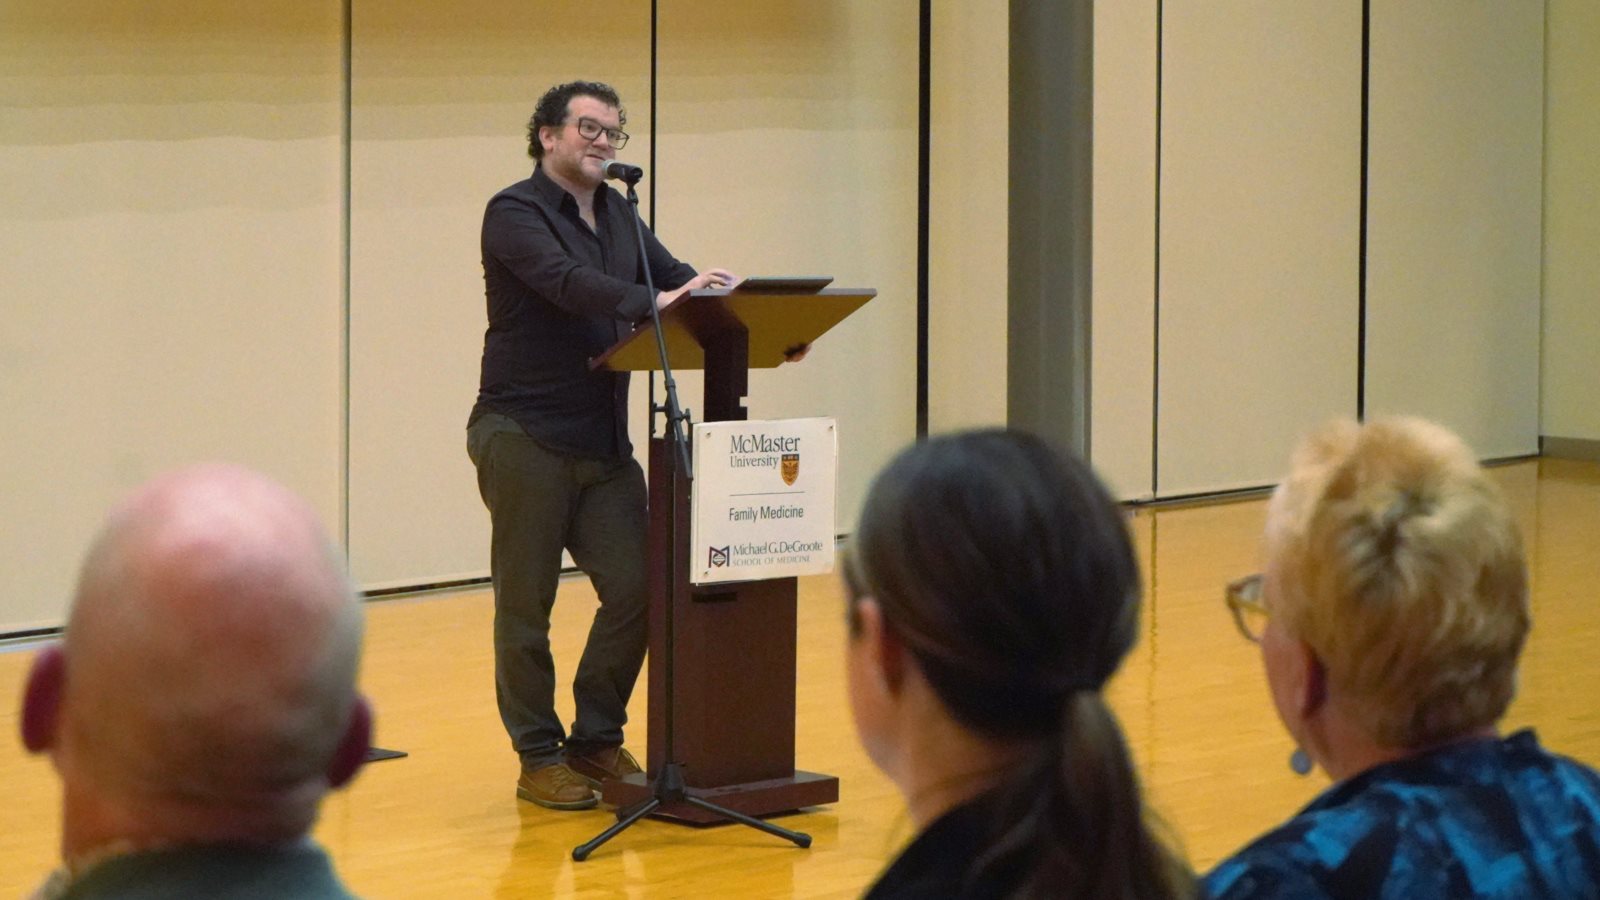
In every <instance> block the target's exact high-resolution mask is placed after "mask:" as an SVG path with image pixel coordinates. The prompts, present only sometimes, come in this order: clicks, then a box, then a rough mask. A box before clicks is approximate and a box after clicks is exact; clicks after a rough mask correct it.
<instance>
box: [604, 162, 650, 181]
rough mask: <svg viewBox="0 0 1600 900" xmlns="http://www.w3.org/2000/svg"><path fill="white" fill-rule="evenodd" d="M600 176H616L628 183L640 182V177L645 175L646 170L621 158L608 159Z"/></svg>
mask: <svg viewBox="0 0 1600 900" xmlns="http://www.w3.org/2000/svg"><path fill="white" fill-rule="evenodd" d="M600 177H601V178H615V179H616V180H618V181H621V182H625V183H627V184H638V183H639V179H641V178H643V177H644V170H643V169H641V168H639V167H638V166H633V165H629V164H627V163H625V162H622V161H621V160H616V159H608V160H606V164H605V165H603V166H601V167H600Z"/></svg>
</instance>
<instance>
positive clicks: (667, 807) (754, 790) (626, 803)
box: [600, 771, 839, 825]
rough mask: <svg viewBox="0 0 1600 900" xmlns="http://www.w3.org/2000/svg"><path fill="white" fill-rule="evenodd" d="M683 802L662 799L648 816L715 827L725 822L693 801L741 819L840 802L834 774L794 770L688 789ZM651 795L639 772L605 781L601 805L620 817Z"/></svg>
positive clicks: (722, 817)
mask: <svg viewBox="0 0 1600 900" xmlns="http://www.w3.org/2000/svg"><path fill="white" fill-rule="evenodd" d="M683 793H684V799H683V800H673V801H664V802H662V803H661V804H659V806H658V807H657V808H655V809H652V810H651V812H650V814H651V815H654V816H655V817H657V818H661V819H671V820H673V821H676V822H680V823H683V824H685V825H717V824H721V823H723V822H725V821H727V818H726V817H725V816H720V815H716V814H713V813H711V812H708V811H707V810H705V809H702V808H701V807H700V806H698V805H696V804H695V803H693V802H692V801H693V800H703V801H706V802H708V803H712V804H715V805H717V806H720V807H723V808H725V809H729V810H732V811H734V812H737V813H742V814H743V815H746V816H771V815H777V814H779V813H786V812H792V811H794V810H797V809H804V808H806V807H811V806H827V805H828V804H832V803H838V802H839V779H838V778H837V777H836V776H833V775H821V774H818V773H816V772H802V771H796V772H795V773H794V775H792V776H790V777H788V778H772V779H767V780H765V781H747V782H743V783H740V784H729V785H722V786H719V787H711V788H698V787H687V788H685V789H684V792H683ZM654 797H655V791H654V789H653V787H652V785H651V783H650V782H648V781H646V780H645V776H644V775H643V774H638V775H630V776H628V777H627V778H624V779H620V780H616V781H607V782H606V783H605V784H604V785H603V786H602V787H601V794H600V799H601V801H602V802H604V803H607V804H611V805H614V806H615V807H616V808H617V810H618V814H619V815H625V814H627V813H629V812H631V811H632V809H633V807H635V806H638V805H639V804H641V803H643V802H645V801H647V800H650V799H652V798H654Z"/></svg>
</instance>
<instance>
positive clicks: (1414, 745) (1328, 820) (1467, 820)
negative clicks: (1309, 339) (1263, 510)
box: [1205, 419, 1600, 900]
mask: <svg viewBox="0 0 1600 900" xmlns="http://www.w3.org/2000/svg"><path fill="white" fill-rule="evenodd" d="M1265 556H1266V567H1265V571H1264V572H1263V573H1262V574H1261V575H1259V576H1252V577H1250V578H1246V579H1241V580H1240V581H1239V582H1235V583H1234V584H1233V585H1231V586H1230V587H1229V591H1228V600H1229V605H1230V606H1231V607H1232V608H1233V610H1234V614H1235V616H1236V617H1237V618H1238V622H1239V625H1240V629H1241V630H1242V631H1244V632H1245V634H1246V635H1247V636H1249V637H1251V638H1252V639H1254V640H1258V641H1259V642H1260V644H1261V655H1262V662H1263V664H1264V666H1265V669H1266V676H1267V682H1268V684H1269V686H1270V687H1271V693H1272V700H1273V703H1274V705H1275V706H1276V707H1277V711H1278V715H1279V717H1280V718H1281V719H1282V721H1283V724H1284V726H1285V728H1287V730H1288V731H1289V734H1290V735H1291V736H1292V737H1293V738H1294V739H1295V741H1296V743H1297V744H1298V745H1299V746H1300V748H1301V750H1300V751H1297V753H1296V756H1297V758H1298V759H1299V761H1300V765H1299V766H1297V768H1302V770H1304V771H1309V765H1310V763H1312V762H1314V763H1315V764H1316V765H1318V766H1321V767H1322V768H1323V769H1324V770H1325V771H1326V772H1327V773H1328V775H1329V776H1330V777H1331V778H1332V779H1333V780H1334V782H1335V783H1334V785H1333V786H1332V787H1331V788H1329V789H1328V790H1327V791H1325V792H1324V793H1323V794H1322V795H1321V796H1319V797H1317V798H1316V799H1315V800H1314V801H1313V802H1312V803H1311V804H1310V805H1309V806H1307V807H1306V808H1305V809H1304V810H1302V811H1301V812H1300V813H1299V814H1298V815H1296V816H1295V817H1294V818H1292V819H1290V820H1289V821H1288V822H1287V823H1285V824H1283V825H1282V826H1280V827H1278V828H1277V829H1275V830H1273V831H1270V832H1268V833H1267V834H1266V835H1264V836H1263V837H1261V838H1260V839H1258V840H1257V841H1255V842H1254V843H1252V844H1251V845H1249V846H1248V847H1246V848H1244V849H1243V850H1242V851H1240V852H1239V853H1238V855H1236V856H1234V857H1233V858H1231V859H1229V860H1226V861H1224V862H1223V863H1222V864H1221V865H1219V866H1218V867H1217V868H1216V869H1215V870H1214V871H1213V872H1211V873H1210V874H1209V875H1208V876H1207V877H1206V880H1205V887H1206V889H1207V892H1208V893H1209V894H1210V895H1211V896H1213V897H1226V898H1244V897H1296V898H1304V897H1362V898H1367V897H1374V898H1383V897H1396V898H1400V897H1404V898H1407V900H1421V898H1433V897H1452V898H1453V897H1479V896H1494V897H1596V896H1600V775H1597V774H1596V773H1595V772H1594V771H1593V770H1592V769H1589V768H1587V767H1585V766H1582V765H1580V764H1578V763H1576V762H1574V761H1572V760H1570V759H1566V758H1564V757H1560V756H1557V755H1554V754H1551V753H1549V752H1547V751H1545V750H1544V749H1543V748H1541V747H1540V746H1539V742H1538V740H1537V739H1536V738H1535V736H1534V734H1533V732H1532V731H1521V732H1518V733H1516V734H1513V735H1511V736H1509V737H1503V736H1501V735H1500V734H1499V733H1498V731H1497V729H1496V723H1497V722H1498V721H1499V719H1500V718H1501V716H1502V715H1503V714H1504V713H1505V710H1506V707H1507V705H1508V704H1509V703H1510V702H1511V698H1512V695H1513V693H1514V692H1515V687H1516V670H1517V657H1518V655H1519V654H1520V653H1521V651H1522V645H1523V640H1524V638H1525V637H1526V635H1527V632H1528V626H1529V612H1528V585H1527V572H1526V565H1525V563H1524V559H1523V552H1522V543H1521V539H1520V537H1519V535H1518V532H1517V528H1516V524H1515V522H1514V521H1513V520H1512V517H1511V513H1510V511H1509V510H1508V509H1507V507H1506V504H1505V501H1504V500H1503V499H1502V497H1501V495H1500V492H1499V490H1498V489H1497V488H1496V487H1495V485H1494V483H1493V482H1492V481H1491V480H1490V479H1489V478H1488V476H1487V475H1486V473H1485V472H1484V471H1483V469H1482V468H1481V467H1479V465H1478V464H1477V462H1476V460H1475V458H1474V457H1473V455H1472V453H1471V452H1470V451H1469V450H1468V449H1467V447H1466V446H1465V445H1464V444H1463V443H1462V442H1461V441H1460V440H1459V439H1457V438H1456V437H1455V436H1454V435H1452V434H1450V433H1449V432H1447V431H1445V430H1444V429H1442V428H1440V427H1438V426H1436V425H1432V424H1430V423H1427V422H1423V421H1421V420H1417V419H1387V420H1381V421H1377V422H1373V423H1371V424H1367V425H1364V426H1361V425H1356V424H1354V423H1350V422H1341V423H1336V424H1333V425H1330V426H1327V427H1325V428H1324V429H1322V430H1321V431H1319V432H1317V433H1316V434H1315V435H1314V436H1312V437H1311V438H1310V439H1309V440H1307V441H1306V442H1305V443H1304V444H1303V445H1302V446H1301V447H1300V449H1299V450H1298V451H1297V453H1296V454H1295V456H1294V459H1293V464H1292V468H1291V471H1290V473H1289V476H1288V478H1287V479H1286V480H1285V481H1284V483H1283V484H1282V485H1281V486H1280V487H1279V488H1278V490H1277V492H1276V493H1275V494H1274V496H1273V499H1272V503H1271V505H1270V507H1269V509H1268V513H1267V527H1266V540H1265Z"/></svg>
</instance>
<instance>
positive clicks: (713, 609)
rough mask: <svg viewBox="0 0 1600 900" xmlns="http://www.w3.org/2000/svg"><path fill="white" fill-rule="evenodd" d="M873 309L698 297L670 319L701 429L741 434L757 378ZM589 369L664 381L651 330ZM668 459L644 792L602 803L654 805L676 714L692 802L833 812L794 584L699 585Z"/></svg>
mask: <svg viewBox="0 0 1600 900" xmlns="http://www.w3.org/2000/svg"><path fill="white" fill-rule="evenodd" d="M875 295H876V292H875V291H872V290H848V289H840V288H821V287H817V286H812V285H801V284H797V283H790V282H785V281H775V282H773V283H772V284H771V287H767V288H754V287H747V286H746V285H744V284H741V285H738V286H735V287H734V289H732V290H703V291H693V292H691V293H689V294H687V295H685V296H683V297H682V298H680V299H679V300H678V301H677V302H675V303H673V304H672V305H671V306H669V307H667V309H666V310H664V311H663V312H662V314H661V324H662V328H663V331H664V333H665V337H666V344H667V357H668V359H669V360H670V361H671V364H672V368H673V369H674V370H675V371H677V370H683V369H703V370H704V371H705V402H704V404H703V405H702V407H701V409H702V416H701V419H702V421H707V422H719V421H733V420H743V419H745V418H747V415H746V412H745V408H744V398H745V396H746V390H747V386H748V381H749V379H748V373H749V369H750V368H751V367H752V366H753V367H757V368H772V367H775V366H777V365H779V364H781V363H782V362H783V361H784V355H785V352H786V351H788V350H791V349H793V348H797V347H799V346H802V345H805V344H809V343H812V342H813V341H815V340H816V339H817V338H818V337H820V336H821V335H822V334H823V333H824V332H826V331H827V330H828V329H830V328H832V327H833V326H834V325H836V324H838V323H839V322H840V321H842V320H843V319H844V318H845V317H846V316H848V315H850V314H851V313H852V312H854V311H855V310H856V309H858V308H860V307H861V305H862V304H864V303H866V302H867V301H868V300H870V299H872V297H874V296H875ZM592 365H593V366H595V367H597V368H598V367H606V368H610V369H614V370H618V371H655V370H659V369H660V368H661V361H660V356H659V353H658V351H657V347H656V341H655V336H654V329H653V328H652V326H651V325H650V323H649V322H646V323H645V324H644V325H642V326H640V327H638V328H636V329H635V330H634V331H633V333H632V334H630V335H629V336H628V337H626V338H624V339H623V340H621V341H619V342H617V343H616V344H615V345H614V346H612V347H611V348H610V349H609V350H607V351H606V352H605V353H604V354H603V355H601V356H600V357H598V358H596V359H595V360H594V361H593V363H592ZM688 437H689V435H687V434H686V435H685V438H686V439H687V438H688ZM671 452H672V447H671V446H670V444H669V442H668V440H667V439H666V438H659V437H657V438H651V439H650V535H649V553H650V561H649V575H650V665H649V695H648V696H649V701H650V713H649V726H648V740H647V749H646V765H645V769H646V775H648V778H647V777H646V775H634V776H631V777H629V778H627V779H623V780H620V781H617V780H613V781H608V782H606V783H605V784H604V785H603V786H602V789H601V791H602V797H603V799H604V800H605V802H606V803H610V804H614V805H615V806H616V807H617V809H618V810H619V815H620V814H621V811H623V810H626V809H627V808H629V807H632V806H634V805H635V804H637V803H640V802H643V801H645V800H648V799H649V798H650V797H651V796H652V793H651V782H650V780H649V779H654V778H655V777H656V776H657V773H659V772H660V770H661V768H662V766H663V765H664V764H665V763H666V762H668V753H669V748H668V747H667V746H666V739H667V737H666V732H667V729H666V710H667V704H668V703H671V704H673V714H674V721H673V733H674V737H673V743H674V744H675V746H674V747H673V748H670V752H671V755H672V758H673V759H675V760H676V761H677V762H679V763H681V764H682V766H683V771H684V781H685V784H686V786H687V791H686V793H688V794H690V795H692V796H696V797H700V798H703V799H705V800H708V801H710V802H712V803H716V804H718V805H721V806H724V807H727V808H728V809H732V810H735V811H737V812H741V813H744V814H746V815H751V816H765V815H771V814H774V813H781V812H786V811H789V810H795V809H800V808H802V807H807V806H819V805H822V804H827V803H834V802H837V801H838V799H839V779H838V778H836V777H834V776H832V775H822V774H818V773H815V772H804V771H800V770H797V769H796V768H795V758H794V747H795V676H796V673H795V621H796V608H795V579H793V578H775V579H768V580H764V581H743V582H733V583H724V584H714V585H703V586H695V585H691V584H690V583H689V572H690V566H689V517H690V508H691V507H690V502H689V501H690V494H689V492H690V487H689V479H688V473H686V472H681V473H679V478H678V480H677V484H675V485H671V484H668V481H669V479H670V477H671V476H670V474H669V473H670V471H671V469H670V466H669V461H668V454H669V453H671ZM673 490H676V491H677V493H678V503H677V510H678V521H677V529H676V535H677V540H676V542H675V544H673V545H672V546H669V540H670V538H669V532H670V531H671V530H672V529H669V527H668V524H669V522H668V519H669V518H670V514H669V510H670V509H672V494H671V491H673ZM672 560H676V561H677V566H676V567H675V568H676V571H677V591H676V593H675V595H674V596H675V598H676V600H675V603H674V604H673V622H672V623H671V627H672V628H673V629H674V641H673V644H674V650H675V653H674V657H675V658H674V659H672V660H671V661H670V664H671V665H672V666H673V667H674V668H673V681H674V687H675V691H674V693H675V694H676V696H674V697H668V696H667V679H666V666H667V665H668V664H669V660H668V659H667V649H666V643H667V641H666V633H667V628H668V622H667V612H666V610H667V602H666V592H667V583H668V579H669V577H670V572H671V571H673V569H674V567H673V566H671V565H669V562H670V561H672ZM654 815H658V816H667V817H670V818H674V819H677V820H680V821H684V822H690V823H694V824H702V825H704V824H714V823H717V822H721V821H723V820H722V819H720V818H718V817H717V816H715V815H714V814H711V813H708V812H706V811H703V810H701V809H699V808H697V807H694V806H691V805H689V804H686V803H682V802H678V803H666V804H663V805H662V807H661V808H660V809H659V810H657V811H656V812H655V813H654Z"/></svg>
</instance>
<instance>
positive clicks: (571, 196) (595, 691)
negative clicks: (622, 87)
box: [467, 81, 733, 809]
mask: <svg viewBox="0 0 1600 900" xmlns="http://www.w3.org/2000/svg"><path fill="white" fill-rule="evenodd" d="M625 121H626V117H625V115H624V113H623V110H622V103H621V101H620V100H619V99H618V97H617V93H616V91H615V90H613V89H612V88H611V87H610V86H609V85H605V84H601V83H598V82H590V81H574V82H570V83H568V84H561V85H557V86H555V87H553V88H551V89H550V90H548V91H546V92H545V94H544V96H543V97H541V98H540V100H539V103H538V106H537V107H536V108H535V110H534V113H533V118H532V119H531V120H530V121H529V122H528V155H530V156H532V157H533V159H534V161H535V165H534V169H533V177H531V178H529V179H527V180H525V181H519V182H517V183H516V184H514V185H511V186H510V187H508V188H506V189H505V190H503V191H501V192H500V193H498V194H496V195H495V196H494V197H493V198H492V199H491V200H490V201H489V206H488V209H486V210H485V212H484V216H483V278H484V284H485V290H486V293H487V297H488V313H489V327H488V330H487V331H486V332H485V333H484V340H483V368H482V379H481V381H480V386H479V390H478V401H477V404H476V405H475V406H473V408H472V415H471V417H470V418H469V419H468V422H467V452H468V455H470V456H471V457H472V462H473V464H474V465H475V466H476V467H477V470H478V490H479V493H480V494H481V495H482V497H483V502H484V505H485V506H487V507H488V508H489V519H490V524H491V529H492V537H491V546H490V572H491V575H492V578H493V581H494V599H495V621H494V650H495V694H496V697H497V699H498V701H499V705H500V718H501V720H502V721H503V722H504V723H505V726H506V731H507V732H508V733H509V734H510V736H511V745H512V747H513V749H515V750H516V752H517V754H518V756H520V757H521V760H522V774H521V777H520V778H519V779H518V780H517V796H518V797H521V798H522V799H524V800H528V801H531V802H533V803H537V804H539V805H540V806H546V807H549V808H551V809H587V808H590V807H593V806H594V805H595V803H596V800H595V793H594V788H595V787H597V786H598V784H599V782H600V781H602V780H604V779H605V778H608V777H621V776H624V775H628V774H631V773H633V772H637V771H639V764H638V763H637V762H636V761H635V760H634V758H633V756H632V755H631V754H629V753H628V751H627V750H625V749H623V746H622V726H623V723H624V722H625V721H626V720H627V705H628V697H629V695H630V694H631V693H632V692H633V686H634V682H636V681H637V680H638V677H639V669H640V666H641V665H642V664H643V662H644V653H645V643H646V637H647V633H646V632H647V617H646V599H647V585H646V576H645V561H646V560H645V556H646V551H645V521H646V515H645V497H646V494H645V483H644V473H643V471H642V470H641V469H640V467H639V464H638V463H637V462H635V461H634V459H633V445H632V444H631V443H630V442H629V440H628V421H627V414H628V375H627V373H619V372H609V371H591V370H590V368H589V360H590V359H591V358H592V357H595V356H598V355H599V354H600V353H601V352H602V351H604V350H605V349H606V348H607V347H609V346H611V345H612V344H613V343H615V342H616V341H617V340H619V339H620V338H622V337H623V336H625V335H626V334H627V333H628V331H629V329H630V328H631V327H632V325H633V324H634V323H635V322H638V321H640V320H641V319H643V318H645V317H646V316H648V315H649V313H650V304H651V303H655V304H656V305H657V306H666V305H667V304H669V303H671V302H672V301H673V300H676V299H677V298H678V297H679V296H681V295H682V294H684V293H685V292H687V291H690V290H694V289H698V288H703V287H719V286H724V285H728V284H731V283H732V281H733V276H732V275H731V274H729V273H728V272H726V271H724V270H722V269H712V270H710V271H708V272H705V273H703V274H696V272H695V270H694V269H693V268H691V267H690V266H688V265H686V264H684V263H682V262H679V261H678V260H677V259H674V258H673V256H672V254H671V253H669V252H667V249H666V248H665V247H663V246H662V245H661V243H660V242H659V241H657V240H656V239H655V236H654V235H653V234H651V233H650V232H649V231H648V230H646V231H645V235H644V241H645V256H646V260H645V261H641V260H640V258H639V249H638V241H637V239H636V238H635V235H634V226H633V222H632V221H631V218H632V217H633V215H634V213H633V209H632V207H631V206H630V205H629V204H628V202H627V201H626V200H625V199H624V198H623V196H622V195H621V194H619V193H618V192H617V191H616V190H614V189H612V188H610V187H608V186H606V185H605V169H604V167H605V165H606V163H607V162H609V161H610V160H612V159H613V158H615V156H616V152H617V150H619V149H621V148H622V147H623V146H624V145H626V144H627V142H628V135H627V133H626V132H624V131H623V130H622V126H623V124H624V123H625ZM646 263H647V264H648V265H649V266H650V274H651V277H652V278H653V280H654V282H655V284H656V285H657V286H659V287H661V288H662V290H661V291H660V292H658V293H657V294H656V295H655V296H654V297H652V296H651V295H650V291H649V289H648V288H646V287H645V283H644V281H645V279H644V269H643V265H644V264H646ZM563 549H565V550H567V551H569V552H571V554H572V559H573V561H574V562H575V563H577V565H578V568H580V569H582V570H583V571H584V572H585V573H587V574H588V576H589V578H590V580H591V581H593V583H594V587H595V591H596V592H597V593H598V594H599V597H600V608H599V611H598V612H596V613H595V617H594V624H593V625H592V626H591V628H590V630H589V639H588V642H587V643H586V644H585V646H584V650H583V658H582V659H581V660H580V661H579V662H578V669H577V674H576V676H575V678H574V681H573V686H572V693H573V699H574V700H575V701H576V706H577V717H576V720H575V721H574V722H573V723H572V730H571V733H570V734H568V733H567V732H566V731H565V730H564V729H563V728H562V723H561V720H560V719H559V718H558V717H557V716H556V711H555V664H554V660H553V659H552V658H551V655H550V609H551V607H552V606H553V605H554V603H555V596H556V583H557V579H558V577H559V575H560V571H561V551H562V550H563Z"/></svg>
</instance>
